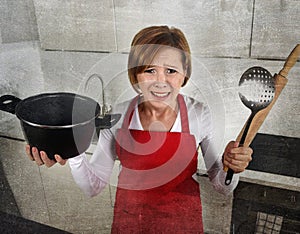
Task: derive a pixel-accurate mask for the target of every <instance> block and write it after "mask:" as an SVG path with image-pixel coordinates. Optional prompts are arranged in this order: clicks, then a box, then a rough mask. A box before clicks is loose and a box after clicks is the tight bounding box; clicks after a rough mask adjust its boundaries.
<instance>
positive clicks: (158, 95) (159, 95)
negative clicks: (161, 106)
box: [152, 92, 169, 97]
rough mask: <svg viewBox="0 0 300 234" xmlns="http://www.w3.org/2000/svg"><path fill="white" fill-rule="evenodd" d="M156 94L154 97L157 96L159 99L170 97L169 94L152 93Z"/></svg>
mask: <svg viewBox="0 0 300 234" xmlns="http://www.w3.org/2000/svg"><path fill="white" fill-rule="evenodd" d="M152 93H153V94H154V96H157V97H166V96H168V95H169V93H155V92H152Z"/></svg>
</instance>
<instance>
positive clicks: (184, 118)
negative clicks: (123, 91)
mask: <svg viewBox="0 0 300 234" xmlns="http://www.w3.org/2000/svg"><path fill="white" fill-rule="evenodd" d="M139 98H140V96H139V95H138V96H136V97H135V98H134V99H133V100H132V101H131V103H130V104H129V107H128V109H127V112H126V115H125V117H124V121H123V124H122V128H123V129H128V127H129V123H130V121H131V118H132V115H133V112H134V108H135V106H136V103H137V102H138V100H139ZM177 100H178V104H179V109H180V118H181V128H182V132H185V133H190V128H189V119H188V115H187V107H186V104H185V101H184V99H183V96H182V95H181V94H178V96H177Z"/></svg>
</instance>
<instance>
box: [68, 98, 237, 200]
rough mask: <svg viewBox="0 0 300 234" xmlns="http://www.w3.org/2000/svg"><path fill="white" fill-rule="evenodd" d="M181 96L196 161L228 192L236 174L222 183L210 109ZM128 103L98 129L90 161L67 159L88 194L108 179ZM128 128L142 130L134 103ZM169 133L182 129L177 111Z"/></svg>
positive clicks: (95, 193) (81, 158) (102, 186)
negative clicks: (112, 120) (113, 120)
mask: <svg viewBox="0 0 300 234" xmlns="http://www.w3.org/2000/svg"><path fill="white" fill-rule="evenodd" d="M183 97H184V101H185V103H186V106H187V110H188V119H189V128H190V134H192V135H194V136H195V139H196V144H197V145H196V146H195V147H198V144H199V146H200V147H201V151H202V154H201V155H203V157H202V156H200V157H201V158H199V159H198V161H199V160H204V163H205V166H206V169H207V174H208V177H209V179H210V181H211V182H212V184H213V186H214V188H215V189H216V190H217V191H218V192H220V193H223V194H229V193H230V192H232V191H233V190H234V189H235V187H236V186H237V183H238V180H239V176H238V175H237V174H234V176H233V179H232V182H231V184H230V185H229V186H227V185H225V184H224V182H225V177H226V172H224V171H223V164H222V161H221V158H222V153H220V145H217V142H216V141H214V137H213V136H214V135H215V132H217V130H218V129H214V128H213V124H212V121H211V114H210V111H209V108H208V106H206V105H204V104H203V103H201V102H198V101H196V100H195V99H193V98H190V97H187V96H183ZM130 102H131V100H130V101H126V102H124V103H121V104H119V105H117V106H116V107H115V108H114V109H113V112H114V113H121V114H122V117H121V119H120V120H119V122H118V123H117V124H116V125H115V126H113V127H112V128H111V129H105V130H101V131H100V134H99V140H98V143H97V146H96V149H95V151H94V153H93V155H92V157H91V159H90V160H88V159H87V157H86V155H85V154H81V155H79V156H77V157H74V158H70V159H69V160H68V161H69V165H70V167H71V172H72V175H73V178H74V180H75V182H76V183H77V185H78V186H79V187H80V188H81V189H82V190H83V191H84V192H85V193H86V194H87V195H88V196H95V195H97V194H98V193H100V192H101V191H102V190H103V188H104V187H105V186H106V184H107V183H109V181H110V176H111V174H112V170H113V167H114V164H115V160H116V159H117V155H116V152H115V138H114V136H115V134H116V131H117V129H119V128H120V127H121V126H122V123H123V118H124V115H125V113H126V111H127V108H128V106H129V104H130ZM129 128H130V129H136V130H143V127H142V124H141V122H140V118H139V113H138V108H137V105H136V107H135V111H134V114H133V116H132V119H131V122H130V125H129ZM171 132H181V118H180V113H178V114H177V118H176V120H175V122H174V124H173V126H172V129H171ZM221 152H222V151H221Z"/></svg>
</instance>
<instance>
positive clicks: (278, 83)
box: [237, 74, 288, 146]
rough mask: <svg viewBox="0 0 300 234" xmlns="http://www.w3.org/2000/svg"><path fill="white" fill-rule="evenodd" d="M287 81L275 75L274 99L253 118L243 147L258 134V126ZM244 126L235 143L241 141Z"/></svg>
mask: <svg viewBox="0 0 300 234" xmlns="http://www.w3.org/2000/svg"><path fill="white" fill-rule="evenodd" d="M287 81H288V80H287V79H286V78H285V77H283V76H280V75H277V74H275V95H274V98H273V100H272V102H271V103H270V104H269V105H268V106H267V107H266V108H265V109H263V110H261V111H259V112H258V113H257V114H256V115H255V116H254V118H253V120H252V123H251V126H250V127H249V130H248V134H247V136H246V139H245V142H244V146H249V145H250V144H251V142H252V140H253V139H254V137H255V135H256V133H257V132H258V130H259V128H260V126H261V125H262V123H263V122H264V120H265V119H266V117H267V115H268V114H269V112H270V110H271V109H272V107H273V106H274V104H275V102H276V101H277V99H278V97H279V95H280V93H281V91H282V90H283V88H284V87H285V85H286V83H287ZM245 126H246V124H245V125H244V127H243V129H242V130H241V132H240V133H239V135H238V137H237V141H240V140H241V137H242V135H243V132H244V129H245Z"/></svg>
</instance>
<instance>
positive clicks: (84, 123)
mask: <svg viewBox="0 0 300 234" xmlns="http://www.w3.org/2000/svg"><path fill="white" fill-rule="evenodd" d="M99 115H100V114H98V115H95V116H94V117H93V118H91V119H89V120H86V121H84V122H80V123H76V124H68V125H43V124H37V123H32V122H29V121H27V120H24V119H21V118H19V116H17V117H18V119H19V120H20V121H21V122H24V123H26V124H28V125H30V126H33V127H39V128H44V129H66V128H73V127H77V126H83V125H86V124H88V123H90V122H91V121H93V120H94V119H96V118H98V116H99Z"/></svg>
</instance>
